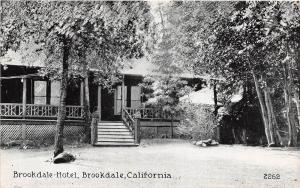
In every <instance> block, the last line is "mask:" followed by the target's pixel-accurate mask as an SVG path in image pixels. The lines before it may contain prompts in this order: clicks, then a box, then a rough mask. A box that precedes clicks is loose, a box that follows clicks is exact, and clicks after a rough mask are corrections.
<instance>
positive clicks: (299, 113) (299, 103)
mask: <svg viewBox="0 0 300 188" xmlns="http://www.w3.org/2000/svg"><path fill="white" fill-rule="evenodd" d="M294 102H295V104H296V108H297V117H298V126H299V128H300V100H299V94H298V92H297V91H295V94H294Z"/></svg>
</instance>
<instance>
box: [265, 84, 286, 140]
mask: <svg viewBox="0 0 300 188" xmlns="http://www.w3.org/2000/svg"><path fill="white" fill-rule="evenodd" d="M265 103H266V107H267V112H268V120H269V127H270V135H271V136H272V137H273V143H274V144H275V145H276V146H278V145H280V146H282V138H281V135H280V133H279V131H278V129H279V128H278V124H277V120H276V116H275V112H274V109H273V104H272V99H271V95H270V88H268V87H267V88H266V89H265ZM276 136H277V137H276Z"/></svg>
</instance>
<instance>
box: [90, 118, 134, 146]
mask: <svg viewBox="0 0 300 188" xmlns="http://www.w3.org/2000/svg"><path fill="white" fill-rule="evenodd" d="M97 128H98V137H97V138H98V139H97V143H95V146H137V145H138V144H136V143H135V142H134V136H133V134H132V133H131V131H130V130H129V129H128V128H127V127H126V126H125V125H124V124H123V122H121V121H107V122H105V121H101V122H99V123H98V127H97Z"/></svg>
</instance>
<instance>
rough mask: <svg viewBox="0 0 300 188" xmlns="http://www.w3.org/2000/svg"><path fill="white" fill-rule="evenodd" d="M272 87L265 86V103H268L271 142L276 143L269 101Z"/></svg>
mask: <svg viewBox="0 0 300 188" xmlns="http://www.w3.org/2000/svg"><path fill="white" fill-rule="evenodd" d="M269 90H270V89H269V88H268V87H266V88H264V94H265V104H266V109H267V116H268V123H269V130H268V131H269V134H270V141H271V143H269V145H270V144H275V139H274V134H273V124H272V123H273V121H272V114H271V107H270V103H269V96H270V94H269V92H270V91H269Z"/></svg>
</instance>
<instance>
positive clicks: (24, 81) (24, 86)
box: [22, 77, 27, 119]
mask: <svg viewBox="0 0 300 188" xmlns="http://www.w3.org/2000/svg"><path fill="white" fill-rule="evenodd" d="M22 79H23V98H22V111H23V113H22V114H23V119H25V116H26V99H27V95H26V94H27V78H26V77H23V78H22Z"/></svg>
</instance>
